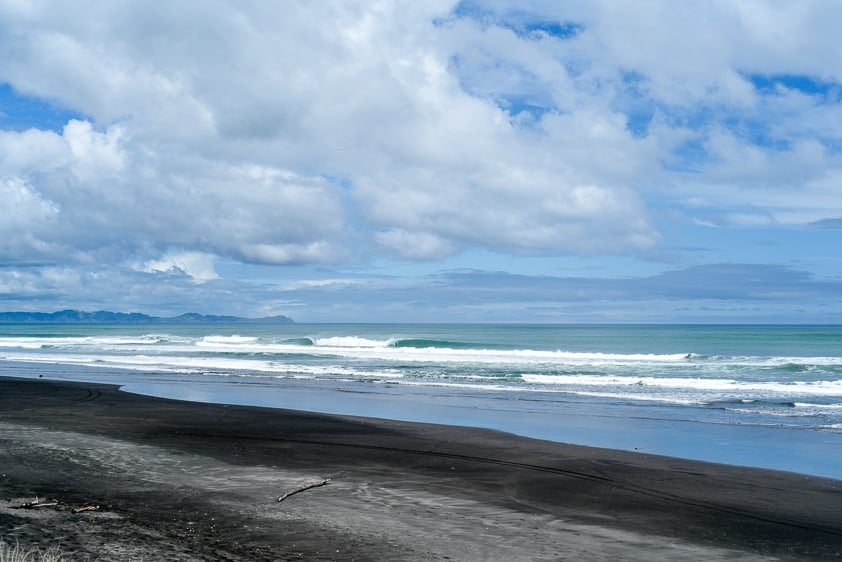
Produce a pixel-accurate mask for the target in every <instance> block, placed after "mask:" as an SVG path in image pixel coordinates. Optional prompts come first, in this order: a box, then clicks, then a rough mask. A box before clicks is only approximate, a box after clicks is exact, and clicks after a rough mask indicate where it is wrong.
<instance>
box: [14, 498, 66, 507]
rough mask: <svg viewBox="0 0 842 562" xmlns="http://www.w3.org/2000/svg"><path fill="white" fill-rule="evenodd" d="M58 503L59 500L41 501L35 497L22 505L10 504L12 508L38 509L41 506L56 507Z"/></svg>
mask: <svg viewBox="0 0 842 562" xmlns="http://www.w3.org/2000/svg"><path fill="white" fill-rule="evenodd" d="M57 505H58V500H53V501H41V500H39V499H38V498H35V499H34V500H32V501H31V502H26V503H22V504H20V505H12V506H9V507H11V508H12V509H36V508H39V507H56V506H57Z"/></svg>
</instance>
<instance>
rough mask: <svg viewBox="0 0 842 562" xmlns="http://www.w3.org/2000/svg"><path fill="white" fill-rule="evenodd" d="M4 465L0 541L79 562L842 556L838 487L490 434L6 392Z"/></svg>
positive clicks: (118, 395) (31, 384)
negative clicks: (53, 550) (96, 561)
mask: <svg viewBox="0 0 842 562" xmlns="http://www.w3.org/2000/svg"><path fill="white" fill-rule="evenodd" d="M0 453H2V454H0V474H2V476H0V540H4V541H6V542H7V543H9V542H10V543H12V544H14V542H15V541H18V542H19V543H20V544H21V545H23V546H40V547H41V548H42V549H44V548H46V547H48V546H50V545H53V544H59V545H61V547H62V548H63V550H64V551H65V552H66V553H67V554H69V555H70V557H71V558H72V559H74V560H75V559H83V560H84V559H88V558H90V559H93V558H96V557H100V559H102V560H140V559H146V560H155V559H168V560H196V559H200V560H243V559H254V560H264V559H265V560H286V559H304V560H447V559H452V560H563V559H570V560H582V559H585V560H600V559H605V560H608V559H611V560H616V559H623V560H629V559H631V560H701V559H704V560H726V559H727V560H762V559H781V558H783V559H816V558H827V559H833V558H839V557H842V481H837V480H826V479H821V478H814V477H808V476H802V475H796V474H789V473H782V472H773V471H765V470H756V469H746V468H738V467H732V466H724V465H715V464H707V463H700V462H693V461H686V460H681V459H674V458H667V457H658V456H651V455H640V454H634V453H626V452H620V451H613V450H606V449H594V448H588V447H579V446H571V445H564V444H559V443H552V442H547V441H537V440H532V439H525V438H521V437H516V436H512V435H509V434H505V433H499V432H495V431H487V430H482V429H470V428H461V427H449V426H437V425H426V424H415V423H403V422H394V421H387V420H374V419H363V418H351V417H342V416H328V415H320V414H311V413H304V412H296V411H289V410H273V409H267V408H250V407H240V406H224V405H214V404H197V403H189V402H179V401H173V400H163V399H157V398H149V397H145V396H138V395H133V394H128V393H123V392H120V391H119V390H118V389H117V388H115V387H109V386H104V385H94V384H81V383H79V384H76V383H57V382H51V381H45V380H34V381H33V380H22V379H20V380H19V379H0ZM325 478H330V479H331V482H330V483H328V484H327V485H325V486H321V487H318V488H312V489H309V490H306V491H303V492H301V493H298V494H295V495H293V496H291V497H289V498H288V499H286V500H285V501H284V502H282V503H278V502H277V498H278V496H280V495H282V494H283V493H285V492H287V491H289V490H291V489H294V488H296V487H298V486H300V485H303V484H307V483H312V482H317V481H320V480H322V479H325ZM36 497H37V498H38V499H39V500H41V501H43V500H45V499H49V500H53V499H55V500H57V503H58V505H56V506H47V507H40V508H33V509H15V507H16V506H20V505H21V504H23V503H25V502H27V501H32V500H34V499H35V498H36ZM86 502H90V503H92V504H95V505H98V506H100V509H99V510H96V511H82V512H79V513H74V509H75V508H78V507H81V506H83V505H84V504H85V503H86Z"/></svg>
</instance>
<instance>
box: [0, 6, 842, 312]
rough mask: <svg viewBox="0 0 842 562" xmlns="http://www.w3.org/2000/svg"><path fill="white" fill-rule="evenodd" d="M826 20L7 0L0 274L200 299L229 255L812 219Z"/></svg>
mask: <svg viewBox="0 0 842 562" xmlns="http://www.w3.org/2000/svg"><path fill="white" fill-rule="evenodd" d="M840 17H842V7H840V6H836V5H831V4H828V3H820V2H815V3H810V2H807V3H798V4H792V5H782V4H779V3H774V2H761V1H756V2H755V1H751V2H742V3H731V2H708V3H700V4H692V5H691V4H686V3H674V2H666V1H664V2H647V3H645V4H639V3H637V4H628V5H624V4H618V3H616V2H608V1H600V0H596V1H587V2H584V1H572V2H563V3H559V2H546V1H543V0H538V1H535V2H530V3H529V4H528V5H525V4H523V3H522V2H511V1H506V0H489V1H484V2H474V1H463V2H455V1H449V0H440V1H432V2H420V3H405V2H403V3H399V2H394V1H389V0H386V1H382V2H377V3H371V2H362V1H360V2H330V1H328V2H321V3H318V4H312V3H297V4H296V3H257V4H244V3H238V2H230V1H225V0H215V1H213V2H211V3H210V4H208V3H207V2H198V1H184V2H175V3H168V4H166V5H162V6H156V7H155V8H154V9H150V8H149V6H148V4H146V3H143V2H139V1H127V2H119V3H113V2H110V3H102V2H93V1H84V0H83V1H79V2H73V3H52V4H50V5H47V4H44V3H37V2H6V3H3V4H2V5H1V6H0V84H3V90H2V94H3V98H2V99H10V100H12V102H14V103H12V104H10V106H9V108H6V107H4V108H3V111H4V112H8V111H10V110H11V109H14V108H15V107H17V108H19V107H21V106H22V105H21V104H23V105H26V104H31V105H32V106H33V107H34V108H36V109H37V111H33V113H32V115H33V117H32V118H31V119H30V122H29V123H28V124H26V123H23V121H26V119H25V116H23V115H22V113H23V112H19V114H18V115H16V116H14V117H15V118H14V119H12V120H0V191H2V195H3V201H4V202H8V203H7V204H6V207H5V208H4V209H3V212H2V213H0V233H2V235H3V240H2V242H0V263H2V264H9V266H10V267H11V266H19V267H21V268H25V269H27V272H28V273H27V275H35V273H34V270H33V269H31V267H30V266H31V264H33V263H40V264H48V266H49V267H51V268H59V269H61V270H62V271H66V270H73V271H75V272H76V274H77V277H76V278H78V279H80V280H85V281H84V283H83V282H82V281H80V282H79V283H81V284H79V283H77V284H75V285H73V284H72V283H71V285H72V286H75V287H77V288H78V289H79V290H80V291H81V292H82V294H88V293H86V292H85V291H86V290H87V289H85V287H88V286H89V285H87V284H86V283H94V284H96V283H98V282H99V281H92V280H91V279H89V278H88V277H87V276H86V275H87V274H88V273H91V272H94V273H96V274H97V275H99V277H98V279H102V278H103V277H104V276H109V275H110V276H113V278H114V279H121V280H125V281H126V282H133V283H137V284H138V286H139V287H146V286H147V285H146V283H147V282H148V281H149V280H150V279H157V280H161V279H164V278H165V279H166V280H167V281H166V282H167V283H168V285H166V287H167V290H171V291H173V292H174V293H177V292H178V291H180V290H182V289H184V290H187V289H192V290H195V291H199V292H201V294H208V293H206V292H207V291H216V290H220V291H221V290H223V289H221V288H220V287H222V286H225V284H226V283H229V282H230V283H233V284H235V285H237V283H239V282H240V281H244V280H237V279H229V278H225V275H222V274H220V273H217V272H216V269H215V268H214V265H213V264H218V263H220V262H224V261H226V260H227V261H233V262H239V263H243V264H271V265H283V266H302V267H304V266H320V267H343V266H349V265H359V264H366V263H368V264H371V263H379V262H382V261H385V262H392V263H393V262H395V261H401V260H404V261H419V262H422V261H425V260H427V261H435V260H443V259H446V258H448V257H450V258H451V259H455V258H454V256H459V255H460V253H461V254H462V255H469V254H471V252H477V251H478V250H479V251H481V252H487V253H489V254H497V255H507V256H509V255H514V256H530V257H531V256H549V257H550V258H552V257H559V256H569V255H577V256H604V255H609V256H616V255H624V256H632V257H640V256H654V255H657V254H658V248H659V246H661V245H662V244H663V243H664V241H665V240H671V239H673V238H675V231H674V230H679V229H680V228H682V227H688V225H693V224H711V225H716V226H718V227H720V228H723V229H734V228H746V229H750V228H756V227H758V226H763V227H766V228H775V229H777V228H793V227H801V226H804V225H809V224H813V225H825V226H827V225H828V224H833V223H831V222H823V221H833V220H836V219H838V217H839V216H842V199H840V198H839V197H838V186H839V182H840V180H842V105H840V103H839V101H840V94H839V92H840V91H842V69H840V67H839V65H838V64H837V60H836V58H835V57H836V54H837V51H838V49H837V44H838V38H837V35H838V30H837V29H836V25H835V22H836V21H838V20H839V19H840ZM36 106H37V107H36ZM45 107H49V108H51V109H53V110H54V111H53V115H62V116H66V117H67V118H66V119H65V120H64V122H63V123H61V124H60V126H59V125H56V122H55V119H54V118H50V119H46V118H45V117H44V116H43V114H44V113H45V112H44V108H45ZM10 108H11V109H10ZM39 116H40V117H39ZM4 123H7V125H4ZM4 127H5V128H4ZM663 209H669V210H670V212H669V216H668V217H667V218H665V215H664V214H663V213H662V210H663ZM676 225H678V226H676ZM671 228H672V229H674V230H673V231H671V230H670V229H671ZM684 242H686V241H684ZM685 245H687V244H686V243H685ZM548 263H550V262H548ZM137 264H141V265H140V266H138V265H137ZM44 267H46V266H44ZM45 271H46V270H45ZM220 271H221V270H220ZM176 272H181V273H183V274H184V275H175V274H174V273H176ZM162 273H167V274H166V275H162ZM338 273H339V274H341V273H342V272H338ZM708 273H710V272H708ZM336 274H337V272H335V271H334V272H330V273H329V274H328V273H326V274H325V275H328V276H334V275H336ZM217 276H218V277H222V278H218V277H217ZM44 279H45V278H40V277H37V276H35V277H33V278H32V283H31V284H30V285H28V286H30V287H34V286H36V285H37V284H38V283H40V282H43V283H45V284H43V286H44V287H45V289H44V290H45V291H46V292H49V291H51V290H52V289H51V288H50V287H51V286H50V285H49V284H47V283H46V282H45V281H44ZM669 280H670V282H675V283H679V282H687V280H684V279H679V278H678V277H676V276H673V277H672V278H669ZM194 281H200V283H194ZM245 281H247V280H245ZM9 282H10V283H11V281H9ZM180 283H184V285H180ZM565 283H570V282H569V281H566V282H565ZM594 283H595V284H596V286H599V287H602V288H603V289H605V290H606V291H607V292H608V294H613V291H616V290H618V289H617V288H616V287H614V286H613V285H611V286H608V285H603V284H601V283H598V282H595V281H594ZM246 284H247V283H246ZM653 284H654V281H652V283H650V285H653ZM10 286H11V285H10ZM237 286H238V287H240V288H242V286H241V285H237ZM226 287H227V286H226ZM435 287H436V286H435V285H433V286H431V287H429V290H431V291H434V290H435ZM229 289H230V287H227V288H226V289H225V290H229ZM303 290H304V289H302V291H303ZM641 290H643V289H641ZM10 291H11V289H10ZM162 291H163V289H162ZM589 291H590V289H588V288H587V287H577V288H575V292H577V294H578V292H583V293H582V294H590V293H589ZM45 294H46V293H45ZM302 294H304V293H300V292H299V293H296V295H295V296H289V295H287V296H284V297H283V298H281V297H278V298H279V299H281V300H278V301H272V302H281V301H284V299H285V301H284V302H303V301H302V300H301V299H300V298H299V297H300V295H302ZM740 294H742V293H740ZM314 295H315V293H314ZM158 296H159V298H161V299H162V300H163V301H167V302H169V299H170V296H169V295H164V294H160V295H158ZM264 296H265V295H264ZM150 298H151V297H150ZM272 298H275V297H272ZM395 298H396V299H397V296H396V297H395ZM523 298H524V299H525V300H526V301H529V300H531V299H530V298H529V297H523ZM712 298H718V297H716V296H715V295H714V296H713V297H712ZM746 298H749V297H748V296H747V297H746ZM258 300H259V299H255V301H254V302H257V301H258ZM395 302H399V300H396V301H395ZM400 302H403V301H400Z"/></svg>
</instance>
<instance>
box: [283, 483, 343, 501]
mask: <svg viewBox="0 0 842 562" xmlns="http://www.w3.org/2000/svg"><path fill="white" fill-rule="evenodd" d="M328 482H330V478H325V479H324V480H319V481H318V482H310V483H309V484H303V485H301V486H299V487H297V488H293V489H292V490H290V491H289V492H287V493H286V494H284V495H282V496H281V497H279V498H278V501H279V502H282V501H284V500H285V499H287V498H288V497H290V496H292V495H295V494H297V493H298V492H304V491H305V490H310V489H311V488H318V487H319V486H324V485H325V484H327V483H328Z"/></svg>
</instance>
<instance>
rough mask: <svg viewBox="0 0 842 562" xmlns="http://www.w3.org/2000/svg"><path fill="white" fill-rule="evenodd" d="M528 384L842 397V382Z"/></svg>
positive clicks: (546, 379) (558, 378) (567, 380)
mask: <svg viewBox="0 0 842 562" xmlns="http://www.w3.org/2000/svg"><path fill="white" fill-rule="evenodd" d="M521 378H522V379H523V380H524V382H528V383H532V384H545V385H556V386H596V387H625V388H629V387H641V388H645V387H654V388H669V389H693V390H706V391H739V392H741V393H748V392H752V391H754V392H774V393H783V394H815V395H827V396H836V395H842V380H834V381H794V382H789V383H782V382H768V381H737V380H733V379H695V378H676V377H621V376H607V375H535V374H524V375H521Z"/></svg>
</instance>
